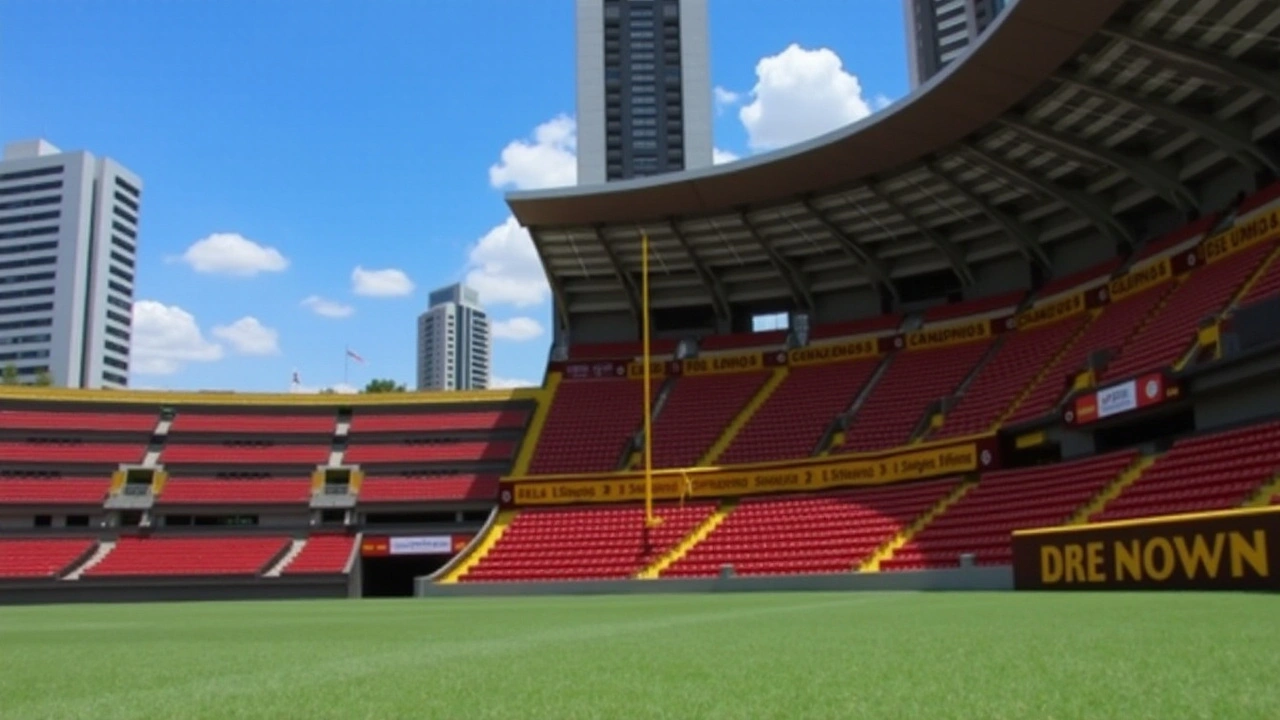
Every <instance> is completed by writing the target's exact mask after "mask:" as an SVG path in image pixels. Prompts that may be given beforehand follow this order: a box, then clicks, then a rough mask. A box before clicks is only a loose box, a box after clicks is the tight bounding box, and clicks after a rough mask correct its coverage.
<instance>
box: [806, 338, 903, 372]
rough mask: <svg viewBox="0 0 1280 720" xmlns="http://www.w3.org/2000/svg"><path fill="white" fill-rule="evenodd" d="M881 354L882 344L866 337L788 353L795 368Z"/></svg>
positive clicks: (811, 346) (812, 346)
mask: <svg viewBox="0 0 1280 720" xmlns="http://www.w3.org/2000/svg"><path fill="white" fill-rule="evenodd" d="M879 354H880V343H879V341H878V340H877V339H876V338H873V337H866V338H858V339H855V340H847V341H845V342H837V343H825V344H821V345H810V346H809V347H803V348H796V349H795V350H791V351H789V352H788V353H787V362H788V363H789V364H791V365H794V366H803V365H825V364H828V363H837V362H844V361H847V360H860V359H862V358H869V357H875V356H877V355H879Z"/></svg>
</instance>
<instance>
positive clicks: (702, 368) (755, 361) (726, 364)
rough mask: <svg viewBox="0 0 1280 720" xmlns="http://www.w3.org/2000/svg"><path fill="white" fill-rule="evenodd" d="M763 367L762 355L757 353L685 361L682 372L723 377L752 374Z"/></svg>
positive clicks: (712, 356) (713, 356)
mask: <svg viewBox="0 0 1280 720" xmlns="http://www.w3.org/2000/svg"><path fill="white" fill-rule="evenodd" d="M764 366H765V364H764V354H763V353H758V352H756V353H746V354H742V355H706V356H704V357H697V358H689V359H688V360H685V361H684V363H683V369H682V372H683V373H684V374H685V375H723V374H727V373H738V372H752V371H754V370H761V369H763V368H764Z"/></svg>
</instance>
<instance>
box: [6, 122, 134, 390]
mask: <svg viewBox="0 0 1280 720" xmlns="http://www.w3.org/2000/svg"><path fill="white" fill-rule="evenodd" d="M141 196H142V181H141V180H140V179H139V178H138V176H137V175H134V174H133V173H131V172H129V171H128V170H126V169H125V168H124V167H122V166H121V165H120V164H119V163H117V162H115V161H114V160H111V159H109V158H95V157H94V156H93V155H91V154H89V153H87V152H83V151H78V152H62V151H60V150H58V148H56V147H54V146H52V145H50V144H49V143H47V142H45V141H44V140H28V141H23V142H17V143H11V144H9V145H7V146H5V149H4V157H3V160H0V367H8V366H10V365H12V366H13V367H15V368H16V369H17V371H18V376H19V379H20V380H21V381H22V382H32V381H34V380H35V379H36V377H37V376H38V375H39V374H40V373H41V372H47V373H48V374H49V376H50V379H51V380H52V382H53V384H54V385H65V386H70V387H85V388H102V387H108V388H123V387H126V386H127V385H128V383H129V347H130V333H131V331H132V314H133V288H134V273H135V271H136V267H137V252H138V213H139V210H140V203H141Z"/></svg>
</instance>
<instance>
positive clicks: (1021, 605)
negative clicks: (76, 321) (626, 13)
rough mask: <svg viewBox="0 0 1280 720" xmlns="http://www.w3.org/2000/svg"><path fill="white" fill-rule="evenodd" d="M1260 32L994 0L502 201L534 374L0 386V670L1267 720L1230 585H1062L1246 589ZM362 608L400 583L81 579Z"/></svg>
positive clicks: (1270, 300) (376, 696)
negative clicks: (863, 97) (122, 386)
mask: <svg viewBox="0 0 1280 720" xmlns="http://www.w3.org/2000/svg"><path fill="white" fill-rule="evenodd" d="M1277 47H1280V8H1278V7H1277V6H1276V4H1275V3H1274V2H1267V1H1265V0H1244V1H1243V2H1239V1H1237V2H1226V1H1225V0H1208V1H1200V2H1194V1H1193V0H1168V1H1160V2H1157V1H1156V0H1073V1H1072V2H1070V3H1066V2H1059V1H1058V0H1018V2H1013V3H1010V4H1009V6H1008V8H1007V9H1006V10H1005V12H1004V13H1003V14H1002V16H1001V17H1000V18H999V20H998V21H997V22H996V23H995V25H994V26H993V27H992V28H991V29H990V30H988V31H987V33H986V34H985V35H984V36H983V37H982V39H981V40H980V42H979V43H978V44H977V45H976V46H975V47H974V48H973V49H972V50H971V51H970V52H969V53H968V54H967V55H966V56H965V57H964V59H963V60H962V61H960V62H957V63H955V64H954V65H952V66H950V67H948V68H947V69H946V70H945V71H943V72H942V73H941V74H940V75H938V76H937V77H935V78H934V79H932V80H931V81H929V82H928V83H926V84H925V85H923V86H921V87H920V88H919V89H918V90H917V91H916V92H914V93H913V94H912V95H911V96H910V97H908V98H906V99H904V100H903V101H901V102H899V103H897V104H895V105H893V106H891V107H890V108H888V109H887V110H885V111H883V112H881V113H878V114H876V115H874V116H872V117H870V118H868V119H866V120H864V121H860V122H858V123H856V124H854V125H852V126H850V127H847V128H843V129H840V130H837V131H835V132H833V133H830V134H828V135H825V136H822V137H819V138H816V139H814V140H812V141H809V142H807V143H805V144H802V145H800V146H796V147H792V148H787V149H784V150H781V151H776V152H772V153H768V154H764V155H760V156H757V157H755V158H752V159H748V160H744V161H740V162H735V163H731V164H729V165H724V166H718V167H715V168H711V169H706V170H693V171H687V172H683V173H679V174H675V175H664V176H655V177H650V178H644V179H636V180H628V181H623V182H616V183H609V184H608V185H599V186H586V187H579V188H572V189H557V190H543V191H523V192H515V193H512V194H511V195H509V196H508V198H507V202H508V204H509V206H510V208H511V210H512V212H513V213H514V215H515V217H516V218H517V219H518V220H519V222H520V223H521V225H523V226H524V227H525V228H527V229H528V230H529V232H530V234H531V235H532V237H533V239H534V243H535V245H536V248H537V250H538V253H539V255H540V258H541V260H542V263H543V266H544V268H545V271H546V275H547V278H548V281H549V283H550V286H551V288H552V293H553V296H554V301H555V316H554V320H555V326H556V327H555V330H556V332H555V342H554V345H553V347H552V349H551V354H550V357H549V359H548V363H547V367H546V375H545V378H544V381H543V383H542V385H541V386H540V387H537V388H528V389H516V390H503V391H476V392H455V393H441V394H420V393H405V394H388V395H352V396H345V395H344V396H339V395H306V396H302V395H267V394H239V393H237V394H232V393H186V394H183V393H157V392H145V391H123V390H110V391H108V390H103V391H84V390H65V389H56V388H48V387H39V388H37V387H6V388H3V390H2V391H0V436H2V437H0V457H2V458H3V466H2V469H0V529H3V531H4V532H3V534H2V535H0V598H2V599H3V603H5V604H12V605H23V606H30V607H14V608H8V609H7V610H5V611H4V613H3V614H0V617H4V618H6V619H5V622H4V623H3V624H6V625H8V624H12V627H13V630H8V629H0V636H4V637H5V640H4V642H3V644H4V645H7V646H9V647H11V648H21V651H20V652H19V653H12V652H5V653H4V654H3V656H0V657H2V662H0V667H3V668H4V670H3V672H0V676H3V677H2V678H0V690H2V692H0V697H5V698H8V699H10V700H12V701H13V702H14V705H13V707H16V708H19V710H18V711H15V712H20V709H21V708H22V707H26V708H27V710H28V712H25V713H22V716H23V717H35V716H45V715H47V716H51V717H52V716H57V717H62V716H67V717H73V716H77V713H89V712H92V714H93V715H94V716H95V717H97V716H101V717H114V716H115V714H120V715H121V716H129V717H136V716H142V715H147V714H148V713H155V714H172V713H173V712H183V713H185V714H188V715H190V716H192V717H223V716H227V715H225V714H223V713H225V712H226V711H227V710H228V708H230V707H232V706H233V705H234V707H235V708H236V713H234V714H235V715H236V716H244V717H248V716H258V714H262V715H265V716H281V715H284V716H294V715H301V714H306V715H309V716H317V717H327V716H329V715H330V714H342V713H345V714H346V715H351V714H357V715H360V714H363V713H370V714H371V716H373V715H376V716H384V715H390V716H401V715H403V714H407V713H426V714H427V715H429V716H433V717H434V716H454V715H457V714H462V713H466V714H468V715H478V716H486V717H488V716H493V717H500V716H501V717H505V716H517V717H565V716H575V717H576V716H599V715H618V716H627V717H671V716H697V717H703V716H706V717H712V716H716V717H719V716H725V717H738V716H755V715H757V714H761V715H769V716H772V715H775V714H777V715H781V714H784V713H785V714H790V715H801V716H810V715H812V716H817V717H833V716H846V715H851V714H885V715H902V714H904V713H912V712H930V713H933V714H937V715H939V716H943V717H972V716H978V715H981V716H988V717H1004V716H1028V715H1034V716H1043V717H1096V716H1106V717H1111V716H1124V717H1191V716H1195V717H1201V716H1204V717H1208V716H1212V717H1261V716H1266V715H1270V714H1273V713H1274V711H1275V708H1276V707H1277V703H1280V696H1278V695H1277V694H1276V691H1275V689H1274V688H1275V685H1274V680H1273V678H1271V677H1270V675H1269V667H1270V663H1269V662H1268V660H1269V659H1272V658H1273V653H1274V650H1273V649H1272V648H1274V647H1275V641H1276V639H1277V638H1276V637H1275V632H1274V630H1271V629H1270V626H1271V625H1272V624H1271V623H1268V622H1267V621H1266V615H1265V613H1266V612H1267V611H1268V610H1270V609H1271V605H1270V603H1271V602H1273V600H1272V596H1270V595H1269V594H1268V593H1262V594H1249V593H1219V594H1200V593H1173V594H1168V595H1166V594H1157V593H1143V594H1137V595H1132V594H1127V593H1108V592H1100V591H1106V590H1160V589H1180V590H1214V589H1234V590H1265V591H1274V590H1275V589H1276V587H1277V581H1276V579H1275V578H1276V576H1275V574H1274V573H1272V572H1271V570H1272V569H1273V564H1272V563H1271V560H1272V559H1274V558H1275V557H1276V553H1277V552H1280V539H1277V538H1280V512H1277V511H1276V510H1274V509H1273V508H1275V507H1276V506H1277V505H1280V411H1278V410H1277V408H1278V407H1280V374H1277V373H1276V372H1275V370H1276V368H1277V367H1280V75H1278V74H1277V72H1276V70H1277V64H1278V55H1277ZM777 314H786V315H787V316H788V317H790V318H791V322H790V324H789V327H788V328H787V329H786V330H764V331H756V330H755V328H754V327H753V320H754V319H755V318H757V317H760V316H768V315H777ZM1015 588H1016V589H1017V590H1019V591H1021V590H1063V591H1066V590H1076V591H1080V590H1084V591H1099V592H1084V593H1070V594H1066V593H1064V594H1047V593H1023V592H1006V591H1010V590H1014V589H1015ZM926 590H928V591H932V590H955V591H960V590H968V591H972V592H963V593H962V592H948V593H908V592H907V591H926ZM819 591H824V592H822V593H821V594H815V593H818V592H819ZM836 591H847V592H836ZM854 591H879V592H854ZM583 595H589V596H591V597H572V596H583ZM390 596H403V597H408V596H417V598H419V599H414V600H408V601H404V602H403V603H387V604H384V605H379V604H376V603H352V602H348V601H342V602H337V603H325V602H316V603H307V604H294V603H280V602H273V603H234V604H204V603H201V604H199V605H187V604H173V605H170V604H155V605H138V606H133V605H127V604H119V605H117V604H116V603H128V602H135V601H144V600H145V601H174V600H301V599H339V598H358V597H365V598H368V597H390ZM528 596H539V597H528ZM47 604H57V605H54V606H53V607H47V608H46V607H40V606H43V605H47ZM63 604H65V605H63ZM191 608H204V609H200V610H192V609H191ZM246 608H247V610H246ZM42 613H48V614H42ZM416 613H425V615H417V614H416ZM291 623H294V625H292V626H291ZM113 624H118V625H120V626H121V627H123V628H124V629H113V628H112V627H111V626H112V625H113ZM77 627H83V628H84V629H83V631H82V634H81V635H80V637H79V638H78V639H77V638H76V637H73V635H74V634H75V633H76V632H78V631H76V630H75V629H74V628H77ZM282 628H284V629H282ZM289 628H292V629H289ZM531 630H536V631H537V632H534V633H533V634H529V633H530V631H531ZM164 633H173V635H172V637H175V638H178V640H177V641H175V642H178V643H182V642H188V643H202V644H204V645H202V647H206V646H207V647H209V648H210V650H209V656H208V657H202V658H199V659H196V658H187V657H185V656H182V657H179V656H180V655H182V653H180V652H179V650H177V649H175V648H174V647H170V646H165V643H164V642H162V641H160V640H157V639H155V638H157V637H163V635H164ZM294 633H297V634H294ZM1072 633H1074V634H1075V637H1074V639H1073V638H1072V637H1071V635H1072ZM306 634H313V635H315V636H322V637H309V638H308V639H307V640H305V641H304V640H302V639H300V638H301V637H302V635H306ZM55 637H56V638H57V640H58V642H57V643H49V640H50V638H55ZM149 637H150V639H149ZM268 638H271V639H273V640H274V641H278V642H279V646H277V645H274V644H272V643H269V642H267V639H268ZM322 641H323V642H322ZM77 642H83V643H86V645H85V647H92V648H94V649H95V652H96V651H98V650H101V651H102V653H103V655H102V657H103V658H107V659H109V661H110V662H112V663H115V664H117V665H124V664H129V663H137V662H139V661H141V660H142V659H143V658H145V659H146V661H147V662H153V663H156V664H157V667H156V668H155V669H154V672H155V673H156V676H155V683H154V684H147V685H146V686H145V688H144V690H143V691H140V694H139V695H138V696H137V697H139V698H143V699H144V700H145V702H147V703H150V704H149V705H145V706H144V705H136V704H133V703H134V702H135V700H130V699H129V698H130V697H131V696H130V695H129V694H128V693H127V692H126V691H125V688H127V687H129V685H128V683H131V682H134V680H129V679H127V678H128V676H127V675H124V674H121V673H123V672H124V671H123V670H118V669H112V670H110V671H107V670H105V669H104V667H102V666H99V667H98V668H97V669H96V670H95V669H94V668H93V667H90V668H88V669H82V670H77V671H75V673H76V676H77V677H80V676H85V677H86V678H88V679H87V680H86V682H88V684H87V685H86V687H91V688H93V692H94V693H98V695H97V696H95V697H96V698H99V699H93V700H92V701H90V700H89V699H84V700H83V702H80V701H76V702H70V701H68V702H67V703H65V704H43V705H41V704H37V698H40V697H44V696H45V695H48V694H51V693H54V691H55V690H56V686H55V685H53V684H51V683H52V681H51V680H48V679H44V680H42V679H40V678H41V676H42V674H45V673H54V674H56V672H57V671H56V670H55V669H54V668H55V665H56V664H57V662H58V660H57V658H58V657H59V655H58V654H57V649H59V648H60V649H61V650H63V651H65V650H66V649H67V648H68V647H70V646H71V645H70V644H71V643H77ZM135 642H137V643H141V649H139V650H137V651H136V652H138V653H141V654H135V655H131V654H130V651H129V650H128V649H126V647H125V646H127V645H131V644H133V643H135ZM46 645H47V646H46ZM410 645H414V646H420V648H426V649H419V650H411V649H410ZM333 646H340V647H338V648H337V649H334V647H333ZM373 646H376V647H373ZM1029 648H1038V649H1037V650H1031V649H1029ZM312 653H314V654H316V655H317V656H319V657H320V658H321V659H322V660H323V662H320V661H309V660H307V659H305V658H304V657H303V656H306V655H308V654H312ZM415 653H418V654H415ZM421 653H427V654H426V655H422V654H421ZM19 655H22V656H23V657H27V658H31V659H33V660H31V661H30V662H29V663H28V662H27V661H24V660H22V659H20V658H19V657H18V656H19ZM1135 655H1136V656H1137V657H1135ZM851 656H857V657H856V658H855V657H851ZM63 657H65V656H63ZM235 658H241V659H240V660H236V659H235ZM246 658H247V659H246ZM230 662H243V663H245V667H247V668H255V669H256V670H246V673H249V675H243V674H242V675H235V676H227V677H229V678H230V679H227V678H225V677H224V678H223V682H224V683H226V685H225V686H224V685H219V686H218V688H207V687H204V686H200V687H201V688H202V689H201V690H200V691H199V692H197V693H195V694H194V696H191V697H187V696H184V695H183V694H182V693H181V692H178V691H176V690H172V689H171V688H167V686H165V685H164V683H170V684H172V685H173V687H176V688H181V687H187V685H185V684H184V683H188V681H190V679H191V678H192V677H196V676H199V675H200V674H201V673H206V672H213V670H212V668H213V667H214V666H215V665H217V664H218V663H230ZM494 662H497V663H499V664H498V665H496V666H495V665H494V664H492V663H494ZM170 663H172V667H168V665H169V664H170ZM291 663H292V665H290V664H291ZM365 663H367V665H366V664H365ZM444 663H448V665H449V668H450V669H449V670H448V671H447V672H443V674H445V675H449V676H450V677H449V678H448V679H441V678H440V677H437V676H435V675H430V674H431V673H436V672H441V671H443V670H444V668H442V667H439V666H440V665H442V664H444ZM486 663H489V664H486ZM522 664H523V665H522ZM530 664H532V665H533V669H530V668H529V665H530ZM277 665H283V666H286V667H288V668H292V669H290V670H288V671H281V673H279V674H274V675H273V674H272V672H273V671H270V670H269V668H273V667H276V666H277ZM464 665H465V666H466V667H465V668H461V669H459V668H460V666H464ZM20 666H27V667H20ZM113 667H114V666H113ZM1112 670H1114V671H1115V672H1114V673H1112V672H1111V671H1112ZM455 671H456V672H455ZM68 672H71V671H68ZM147 672H152V671H151V670H148V671H147ZM255 672H256V673H258V674H259V675H260V678H259V680H257V681H255V680H253V678H252V675H253V673H255ZM418 673H422V675H419V674H418ZM765 673H770V674H771V676H772V678H773V680H775V681H776V684H777V688H776V689H765V688H762V687H760V680H761V676H762V675H763V674H765ZM921 674H924V675H927V676H928V677H931V678H936V682H934V683H933V684H930V683H927V682H925V681H923V680H918V678H919V677H920V676H921ZM428 675H430V677H431V679H429V680H423V679H422V678H423V677H426V676H428ZM262 678H266V680H263V679H262ZM718 678H720V679H718ZM753 678H754V679H753ZM912 678H917V680H913V679H912ZM1000 678H1004V682H1002V681H1001V679H1000ZM90 681H91V682H90ZM406 683H416V684H418V685H420V686H422V687H424V688H428V689H424V690H423V691H422V693H424V694H426V695H430V697H426V696H425V695H418V694H414V693H405V692H403V691H402V690H400V691H398V690H397V688H403V687H404V686H405V684H406ZM581 683H587V684H591V685H592V689H591V691H590V692H586V691H585V690H584V689H583V688H582V687H581V686H580V684H581ZM851 684H853V685H857V689H856V690H855V689H854V688H852V687H850V685H851ZM926 686H927V687H926ZM1192 686H1195V687H1197V688H1199V690H1197V692H1196V693H1191V692H1190V691H1188V688H1190V687H1192ZM575 687H576V688H577V689H576V690H575V689H574V688H575ZM787 688H791V690H787ZM1122 688H1127V689H1124V690H1123V691H1122ZM1138 688H1145V689H1143V690H1142V692H1143V693H1147V692H1149V696H1144V697H1138V696H1137V695H1136V694H1127V695H1121V694H1120V693H1122V692H1125V693H1137V692H1138V690H1137V689H1138ZM88 692H89V690H86V691H85V693H86V694H87V693H88ZM789 692H790V693H792V694H788V693H789ZM42 693H43V694H44V695H42ZM267 697H270V698H271V700H270V702H267V701H266V700H264V699H263V698H267ZM100 698H106V699H100ZM112 698H114V699H115V700H116V701H119V700H121V699H123V704H119V705H112V704H111V702H113V701H110V700H111V699H112ZM250 699H251V700H250ZM239 700H244V701H245V702H246V703H249V702H252V703H255V704H252V705H250V704H245V705H240V704H239V703H238V701H239ZM745 702H749V703H750V704H735V703H745ZM23 703H28V704H27V705H23ZM77 703H79V704H77ZM223 703H231V704H223ZM256 703H263V704H261V705H259V704H256ZM6 704H7V703H6ZM6 712H9V711H8V710H6V709H4V708H0V715H4V714H5V713H6ZM113 713H115V714H113ZM15 716H17V715H15Z"/></svg>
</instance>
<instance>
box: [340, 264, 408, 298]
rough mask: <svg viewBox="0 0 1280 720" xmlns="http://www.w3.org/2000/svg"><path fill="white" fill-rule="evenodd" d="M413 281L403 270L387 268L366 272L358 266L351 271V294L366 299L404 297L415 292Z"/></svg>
mask: <svg viewBox="0 0 1280 720" xmlns="http://www.w3.org/2000/svg"><path fill="white" fill-rule="evenodd" d="M413 287H414V285H413V281H412V280H410V279H409V276H408V275H406V274H405V273H404V271H403V270H397V269H396V268H386V269H383V270H365V269H364V268H363V267H361V266H359V265H357V266H356V269H355V270H352V271H351V292H353V293H355V294H356V295H364V296H365V297H404V296H405V295H409V294H411V293H412V292H413Z"/></svg>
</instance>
